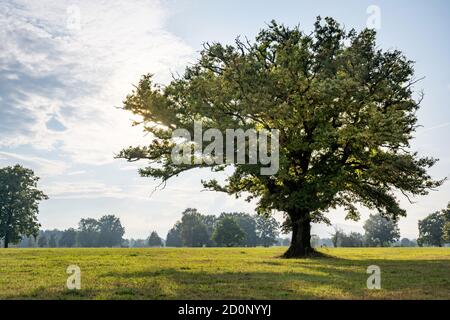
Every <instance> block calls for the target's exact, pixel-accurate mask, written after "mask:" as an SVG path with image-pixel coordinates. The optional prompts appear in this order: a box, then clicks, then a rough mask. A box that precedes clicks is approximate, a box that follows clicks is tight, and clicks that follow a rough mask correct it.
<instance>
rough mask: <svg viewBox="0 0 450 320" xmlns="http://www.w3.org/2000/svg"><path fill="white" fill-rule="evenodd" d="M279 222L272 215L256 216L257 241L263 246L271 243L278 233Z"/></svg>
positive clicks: (268, 245) (274, 240)
mask: <svg viewBox="0 0 450 320" xmlns="http://www.w3.org/2000/svg"><path fill="white" fill-rule="evenodd" d="M279 227H280V225H279V223H278V222H277V221H276V220H275V219H274V218H273V217H265V216H256V233H257V235H258V243H259V244H261V245H262V246H264V247H270V246H271V245H273V244H274V243H275V242H276V240H277V237H278V235H279V230H278V229H279Z"/></svg>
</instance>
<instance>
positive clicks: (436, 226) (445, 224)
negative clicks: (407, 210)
mask: <svg viewBox="0 0 450 320" xmlns="http://www.w3.org/2000/svg"><path fill="white" fill-rule="evenodd" d="M449 226H450V203H449V204H448V205H447V209H443V210H441V211H436V212H434V213H432V214H429V215H428V216H427V217H425V218H424V219H422V220H419V238H418V239H417V242H418V244H419V245H420V246H423V245H429V246H438V247H441V246H442V245H443V244H444V243H445V242H446V241H450V239H449V238H447V237H448V233H449V231H448V229H449Z"/></svg>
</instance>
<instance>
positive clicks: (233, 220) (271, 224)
mask: <svg viewBox="0 0 450 320" xmlns="http://www.w3.org/2000/svg"><path fill="white" fill-rule="evenodd" d="M279 227H280V226H279V224H278V222H277V221H276V220H275V219H274V218H272V217H263V216H259V215H250V214H247V213H241V212H234V213H222V214H220V216H218V217H216V216H214V215H202V214H201V213H199V212H198V211H197V209H192V208H188V209H186V210H185V211H184V212H183V213H182V217H181V220H179V221H177V222H176V223H175V225H174V226H173V227H172V229H170V230H169V232H168V233H167V237H166V246H167V247H235V246H243V247H256V246H265V247H269V246H272V245H274V244H276V243H277V238H278V235H279Z"/></svg>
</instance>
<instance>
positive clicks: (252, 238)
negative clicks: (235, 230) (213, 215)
mask: <svg viewBox="0 0 450 320" xmlns="http://www.w3.org/2000/svg"><path fill="white" fill-rule="evenodd" d="M224 216H230V217H233V218H234V219H235V220H236V222H237V224H238V225H239V227H240V228H241V229H242V230H243V231H244V233H245V236H244V239H243V240H242V245H243V246H246V247H255V246H256V245H258V236H257V234H256V220H255V217H253V216H251V215H249V214H248V213H243V212H233V213H222V214H221V215H220V217H219V219H221V218H222V217H224Z"/></svg>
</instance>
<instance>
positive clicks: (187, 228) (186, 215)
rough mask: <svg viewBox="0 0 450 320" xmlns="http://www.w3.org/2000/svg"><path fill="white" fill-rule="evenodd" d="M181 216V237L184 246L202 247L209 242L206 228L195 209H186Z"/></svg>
mask: <svg viewBox="0 0 450 320" xmlns="http://www.w3.org/2000/svg"><path fill="white" fill-rule="evenodd" d="M182 215H183V216H182V218H181V238H182V240H183V246H185V247H202V246H207V245H208V244H210V242H211V239H210V236H209V233H208V228H207V226H206V225H205V223H204V222H203V218H202V215H201V214H200V213H199V212H198V211H197V209H192V208H188V209H186V210H185V211H184V212H183V214H182Z"/></svg>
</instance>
